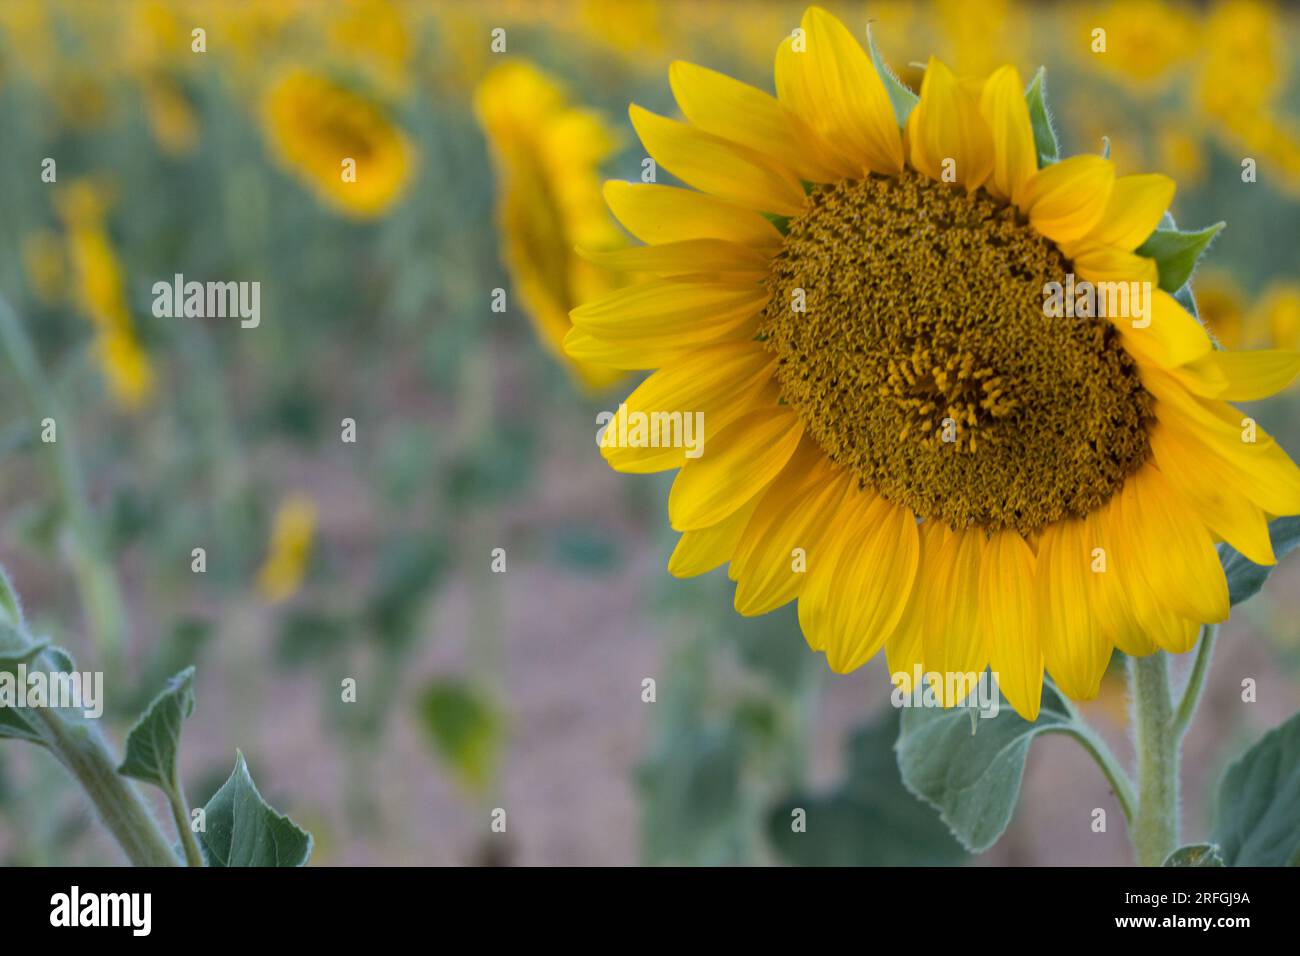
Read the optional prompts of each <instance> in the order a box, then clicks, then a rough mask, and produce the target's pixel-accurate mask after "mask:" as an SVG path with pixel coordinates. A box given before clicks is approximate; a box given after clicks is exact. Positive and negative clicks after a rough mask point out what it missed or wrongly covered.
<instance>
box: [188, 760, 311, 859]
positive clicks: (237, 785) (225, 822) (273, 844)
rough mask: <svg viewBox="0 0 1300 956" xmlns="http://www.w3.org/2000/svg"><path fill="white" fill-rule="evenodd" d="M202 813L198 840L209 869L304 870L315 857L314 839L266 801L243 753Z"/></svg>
mask: <svg viewBox="0 0 1300 956" xmlns="http://www.w3.org/2000/svg"><path fill="white" fill-rule="evenodd" d="M203 813H204V818H205V829H204V830H203V831H201V832H199V833H198V834H196V835H197V836H198V838H199V845H200V846H201V847H202V849H203V858H204V859H205V860H206V861H207V864H208V866H212V867H227V866H303V865H305V864H306V862H307V859H308V858H309V857H310V856H311V848H312V838H311V834H310V833H308V832H307V831H306V830H304V829H302V828H301V827H299V826H298V825H297V824H296V823H294V822H293V821H292V820H290V819H289V818H288V817H286V816H284V815H283V814H281V813H277V812H276V811H275V810H273V809H272V808H271V806H270V805H269V804H268V803H267V802H266V801H265V800H263V799H262V795H261V794H260V793H258V792H257V787H256V786H255V785H254V784H253V778H252V777H251V776H249V773H248V764H247V763H245V762H244V755H243V754H242V753H238V754H237V755H236V758H235V770H234V772H233V773H231V775H230V779H229V780H227V781H226V782H225V783H224V784H222V786H221V789H220V790H218V791H217V792H216V793H215V794H213V795H212V799H211V800H209V801H208V805H207V806H206V807H204V808H203Z"/></svg>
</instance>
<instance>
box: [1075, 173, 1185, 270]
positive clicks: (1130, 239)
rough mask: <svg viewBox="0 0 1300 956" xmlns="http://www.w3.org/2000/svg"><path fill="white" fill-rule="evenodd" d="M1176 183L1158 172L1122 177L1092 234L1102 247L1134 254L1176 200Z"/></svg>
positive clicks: (1090, 234) (1117, 181) (1090, 235)
mask: <svg viewBox="0 0 1300 956" xmlns="http://www.w3.org/2000/svg"><path fill="white" fill-rule="evenodd" d="M1174 188H1175V187H1174V181H1173V180H1172V179H1170V178H1169V177H1168V176H1161V175H1159V174H1158V173H1147V174H1143V175H1140V176H1120V177H1119V178H1117V179H1116V180H1115V185H1114V187H1113V188H1112V189H1111V192H1110V199H1109V200H1108V201H1107V203H1106V211H1105V212H1104V213H1102V216H1101V219H1100V220H1098V222H1097V224H1096V225H1095V226H1094V227H1093V229H1092V231H1091V232H1090V233H1089V234H1088V238H1089V239H1090V240H1091V241H1093V242H1096V243H1098V244H1100V245H1104V246H1114V247H1115V248H1116V249H1121V250H1123V251H1125V252H1130V251H1132V250H1134V249H1136V248H1137V247H1138V246H1140V245H1142V243H1143V242H1145V241H1146V239H1147V237H1148V236H1150V235H1151V233H1152V232H1153V231H1155V228H1156V226H1158V225H1159V224H1160V219H1161V217H1163V216H1164V214H1165V210H1167V209H1168V208H1169V204H1170V203H1171V202H1173V199H1174Z"/></svg>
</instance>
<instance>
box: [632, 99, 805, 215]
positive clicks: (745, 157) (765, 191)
mask: <svg viewBox="0 0 1300 956" xmlns="http://www.w3.org/2000/svg"><path fill="white" fill-rule="evenodd" d="M628 115H629V116H630V117H631V118H632V125H633V126H634V127H635V128H636V132H637V135H638V136H640V137H641V142H642V144H644V146H645V148H646V150H647V151H648V152H649V153H650V155H651V156H653V157H654V159H655V161H656V162H657V163H659V165H661V166H663V167H664V168H665V169H667V170H668V171H669V172H671V173H672V174H673V175H674V176H676V177H677V178H678V179H680V180H681V181H682V182H684V183H686V184H687V185H688V186H694V187H695V188H696V189H699V190H703V191H704V192H706V193H709V194H710V195H712V196H717V197H719V198H721V199H728V200H731V201H732V202H736V203H740V204H741V205H742V206H747V207H749V208H750V209H757V210H761V211H763V212H773V213H779V214H781V215H783V216H794V215H797V214H798V213H799V212H801V211H802V210H803V201H804V191H803V186H802V185H801V184H800V182H799V179H798V177H797V176H795V175H794V174H793V173H791V172H789V171H788V170H785V169H782V168H780V167H778V166H776V165H775V164H773V163H771V162H769V161H768V160H766V159H765V158H764V157H763V154H762V153H759V152H756V151H755V150H752V149H749V148H748V147H745V146H740V145H738V144H736V143H733V142H731V141H729V140H725V139H723V138H722V137H720V136H714V135H712V134H711V133H705V132H704V131H702V130H698V129H695V128H694V127H693V126H690V125H689V124H687V123H679V122H677V121H676V120H671V119H668V118H667V117H665V116H659V115H657V114H655V113H651V112H650V111H649V110H644V109H642V108H641V107H639V106H636V105H633V106H631V107H629V108H628Z"/></svg>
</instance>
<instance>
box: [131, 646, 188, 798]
mask: <svg viewBox="0 0 1300 956" xmlns="http://www.w3.org/2000/svg"><path fill="white" fill-rule="evenodd" d="M192 713H194V668H193V667H187V668H185V670H183V671H181V672H180V673H179V674H177V675H176V676H175V677H173V678H172V679H171V680H170V681H168V682H167V687H166V688H165V689H164V690H163V691H162V693H160V694H159V695H158V696H157V697H155V698H154V699H153V703H152V704H150V705H149V708H148V709H147V710H146V711H145V712H144V714H142V715H141V717H140V719H139V720H137V721H136V722H135V726H133V727H132V728H131V732H130V733H129V734H128V735H127V738H126V756H125V757H124V758H123V760H122V765H121V766H120V767H118V768H117V772H118V773H120V774H122V775H123V776H127V777H134V778H135V779H136V780H143V781H144V782H145V783H152V784H154V785H155V786H158V787H162V788H163V789H164V790H168V791H170V790H172V789H173V788H175V786H176V783H177V781H178V780H179V777H178V776H177V771H176V753H177V751H178V750H179V749H180V744H181V725H182V724H184V723H185V718H187V717H189V716H190V714H192Z"/></svg>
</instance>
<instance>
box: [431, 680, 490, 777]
mask: <svg viewBox="0 0 1300 956" xmlns="http://www.w3.org/2000/svg"><path fill="white" fill-rule="evenodd" d="M420 716H421V718H422V719H423V720H422V722H423V725H424V729H425V731H426V732H427V734H428V736H429V739H430V741H432V743H433V746H434V749H436V750H437V752H438V755H439V756H440V757H441V758H442V759H443V760H444V761H445V762H446V763H447V765H448V767H450V768H451V770H452V772H453V773H454V774H455V775H456V777H457V778H458V779H459V780H460V782H461V783H462V784H464V785H465V786H466V787H468V788H469V789H470V790H473V791H482V790H483V788H484V787H486V786H487V784H488V783H489V782H490V781H491V779H492V772H493V770H494V769H495V767H496V761H497V757H498V755H499V752H500V749H501V742H502V739H503V738H504V736H505V734H504V729H505V724H504V721H503V720H502V719H501V716H500V715H499V714H498V712H497V710H496V708H495V707H493V706H492V703H491V701H490V700H489V699H488V697H487V695H485V694H483V693H482V692H481V691H479V690H478V689H477V688H475V687H473V686H471V685H469V684H467V683H463V682H461V681H455V680H439V681H434V682H433V683H432V684H430V685H429V686H428V687H426V688H425V689H424V692H423V693H422V694H421V695H420Z"/></svg>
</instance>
